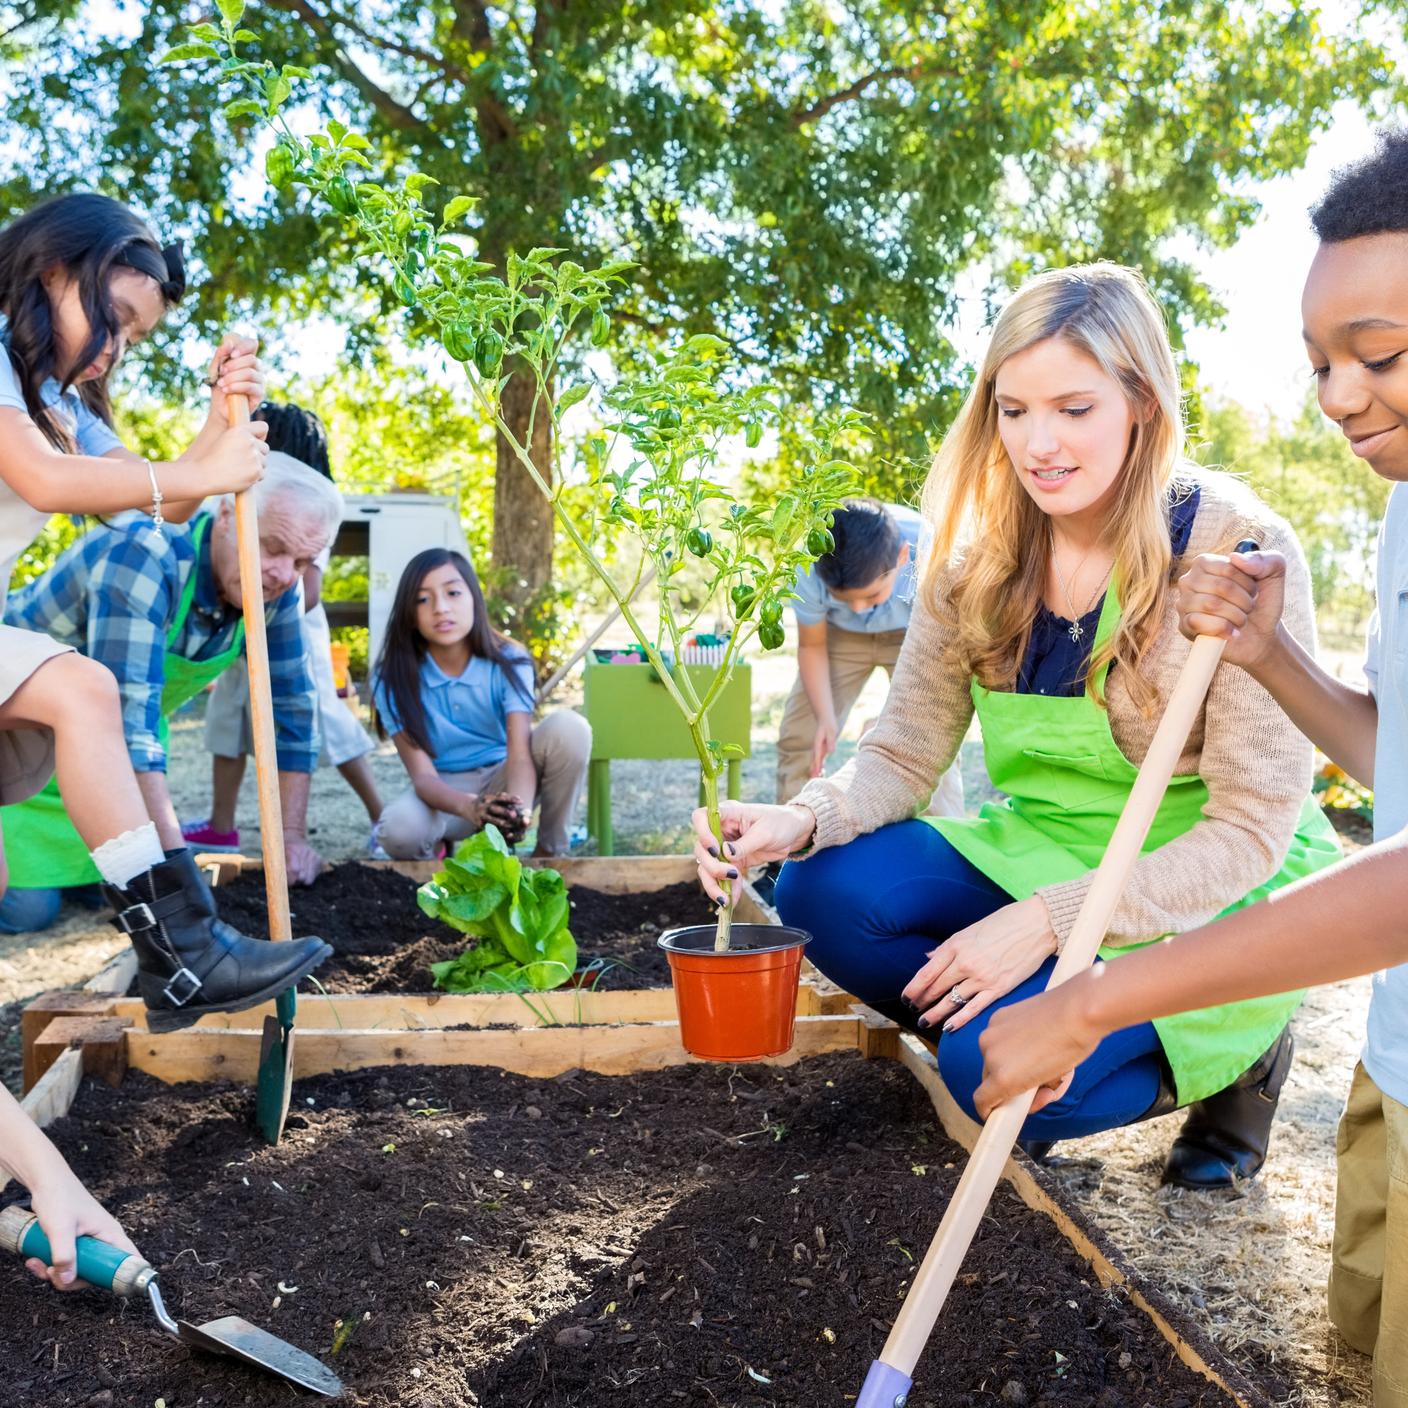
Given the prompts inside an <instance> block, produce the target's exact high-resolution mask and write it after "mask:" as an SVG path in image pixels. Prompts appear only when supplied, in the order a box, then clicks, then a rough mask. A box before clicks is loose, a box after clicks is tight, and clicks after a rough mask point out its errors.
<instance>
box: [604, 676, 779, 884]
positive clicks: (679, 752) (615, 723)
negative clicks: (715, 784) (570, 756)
mask: <svg viewBox="0 0 1408 1408" xmlns="http://www.w3.org/2000/svg"><path fill="white" fill-rule="evenodd" d="M678 668H679V669H684V670H686V671H688V673H689V678H690V680H691V682H692V683H693V685H694V688H695V691H696V693H697V694H698V695H699V697H700V698H703V696H704V694H705V693H706V692H707V690H708V689H709V686H710V685H711V684H712V682H713V679H714V673H715V671H714V667H713V666H712V665H683V666H680V667H678ZM583 692H584V697H585V702H584V705H583V712H584V713H585V714H586V716H587V721H588V723H590V724H591V726H592V758H591V767H590V770H589V771H588V774H587V834H588V836H590V837H593V838H594V839H595V841H596V843H597V854H598V855H603V856H610V855H615V853H616V852H615V849H614V844H613V840H612V835H611V763H612V760H613V759H614V758H687V759H689V760H690V761H697V758H696V755H695V752H694V744H693V743H692V742H691V741H690V737H689V730H688V728H686V727H685V722H684V718H683V717H682V716H681V714H680V711H679V709H678V708H676V706H675V703H674V701H673V700H672V699H671V698H670V696H669V695H668V694H666V693H665V687H664V685H662V684H661V683H660V681H659V680H658V679H657V678H655V676H654V671H653V670H652V668H651V666H649V665H603V664H601V663H599V662H598V661H596V660H594V659H592V658H591V657H590V656H589V657H588V659H587V663H586V672H585V674H584V676H583ZM752 726H753V672H752V670H751V669H750V668H749V667H748V666H747V665H738V666H736V667H735V668H734V672H733V678H732V679H731V680H729V682H728V684H727V685H726V686H725V687H724V689H723V691H722V692H721V693H720V695H719V697H718V698H717V699H716V700H715V701H714V703H713V705H712V707H711V708H710V710H709V728H710V732H711V733H712V735H713V737H714V738H716V739H718V741H719V742H720V743H725V744H727V743H736V744H737V745H738V746H739V747H740V748H742V749H743V754H744V756H745V757H746V756H747V755H748V754H749V753H750V752H751V749H752ZM742 780H743V768H742V759H740V758H732V759H730V760H729V764H728V780H727V787H728V795H729V796H730V797H732V798H734V799H737V797H738V794H739V790H740V786H741V783H742Z"/></svg>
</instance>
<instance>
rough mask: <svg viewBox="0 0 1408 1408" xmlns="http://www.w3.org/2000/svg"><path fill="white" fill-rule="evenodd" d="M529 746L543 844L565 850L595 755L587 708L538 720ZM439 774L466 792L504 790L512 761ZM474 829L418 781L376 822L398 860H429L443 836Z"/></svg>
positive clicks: (454, 837)
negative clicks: (436, 803)
mask: <svg viewBox="0 0 1408 1408" xmlns="http://www.w3.org/2000/svg"><path fill="white" fill-rule="evenodd" d="M529 747H530V749H531V750H532V754H533V770H534V771H535V772H536V773H537V774H538V798H537V803H536V805H537V806H538V808H539V815H538V849H539V850H540V851H543V852H546V853H547V854H548V855H553V856H560V855H565V854H566V853H567V849H568V845H569V841H568V834H567V832H568V827H569V826H570V825H571V823H572V814H573V812H574V811H575V810H576V807H577V798H578V796H579V795H580V794H581V791H582V782H583V780H584V779H585V778H586V775H587V764H588V763H589V762H590V761H591V755H592V728H591V725H590V724H589V723H588V722H587V721H586V719H584V718H583V717H582V716H581V714H578V713H575V712H574V711H573V710H571V709H559V710H558V711H557V712H556V713H554V714H549V715H548V716H547V718H545V719H544V720H543V721H542V722H541V723H539V724H536V725H535V726H534V728H533V733H532V738H531V741H530V743H529ZM437 775H438V776H439V778H440V781H441V782H447V783H449V785H450V786H451V787H456V788H458V789H459V790H460V791H461V792H475V793H481V792H502V791H503V790H504V786H505V784H506V782H507V779H508V767H507V765H506V764H505V763H498V764H496V765H495V766H494V767H489V768H475V769H473V770H472V771H470V772H441V773H437ZM473 830H474V828H473V827H472V826H471V825H470V824H469V823H468V822H467V821H466V820H465V819H464V818H463V817H462V816H453V815H451V814H450V813H449V812H442V811H437V810H435V808H433V807H428V806H426V804H425V803H424V802H422V801H421V799H420V798H419V797H417V796H416V790H415V788H414V787H408V788H407V789H406V790H405V791H404V792H403V793H401V795H400V796H399V797H397V798H396V800H395V801H394V802H392V803H391V804H390V806H388V807H387V808H386V810H385V811H384V812H382V814H381V820H380V821H379V822H377V824H376V835H377V839H378V840H379V841H380V842H381V845H382V848H383V849H384V850H385V852H386V854H387V855H389V856H390V857H391V858H392V860H429V859H431V858H432V857H433V856H434V855H435V852H436V851H437V850H438V849H439V846H440V843H441V842H442V841H449V842H454V841H463V840H464V838H465V837H466V836H468V835H470V834H471V833H472V832H473Z"/></svg>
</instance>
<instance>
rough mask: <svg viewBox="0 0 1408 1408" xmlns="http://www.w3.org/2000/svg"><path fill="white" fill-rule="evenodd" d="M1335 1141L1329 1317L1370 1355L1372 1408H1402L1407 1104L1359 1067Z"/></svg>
mask: <svg viewBox="0 0 1408 1408" xmlns="http://www.w3.org/2000/svg"><path fill="white" fill-rule="evenodd" d="M1335 1142H1336V1151H1337V1154H1338V1164H1339V1184H1338V1190H1337V1192H1336V1195H1335V1242H1334V1259H1333V1262H1332V1265H1331V1269H1330V1319H1331V1320H1333V1321H1334V1323H1335V1326H1336V1328H1337V1329H1338V1330H1339V1332H1340V1334H1342V1335H1343V1336H1344V1337H1345V1339H1346V1340H1348V1341H1349V1343H1350V1344H1351V1345H1353V1347H1354V1348H1355V1349H1357V1350H1360V1351H1362V1352H1363V1353H1365V1354H1372V1355H1373V1356H1374V1408H1408V1106H1405V1105H1400V1104H1399V1103H1398V1101H1397V1100H1394V1099H1392V1098H1391V1097H1389V1096H1387V1095H1385V1094H1384V1093H1383V1091H1381V1090H1380V1089H1379V1088H1378V1086H1376V1085H1375V1084H1374V1082H1373V1081H1372V1080H1371V1079H1370V1077H1369V1073H1368V1072H1367V1071H1366V1070H1365V1069H1364V1067H1363V1066H1362V1065H1359V1066H1356V1067H1355V1069H1354V1080H1353V1082H1352V1083H1351V1085H1350V1088H1349V1100H1348V1103H1347V1104H1346V1105H1345V1111H1344V1116H1343V1118H1342V1119H1341V1120H1340V1127H1339V1133H1338V1135H1337V1136H1336V1141H1335Z"/></svg>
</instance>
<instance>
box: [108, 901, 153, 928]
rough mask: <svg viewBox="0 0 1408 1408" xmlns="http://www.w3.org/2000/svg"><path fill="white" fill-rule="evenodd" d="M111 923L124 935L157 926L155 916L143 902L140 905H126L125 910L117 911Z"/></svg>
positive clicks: (149, 906)
mask: <svg viewBox="0 0 1408 1408" xmlns="http://www.w3.org/2000/svg"><path fill="white" fill-rule="evenodd" d="M134 916H135V917H134ZM113 922H114V923H115V924H116V925H117V927H118V928H119V929H121V930H122V932H123V933H124V934H129V935H130V934H136V933H142V932H144V931H146V930H147V929H155V928H156V926H157V923H156V915H155V914H153V913H152V907H151V905H149V904H148V903H147V902H146V901H145V900H143V901H142V902H141V903H140V904H133V905H128V907H127V908H126V909H119V910H118V911H117V914H116V915H115V916H114V920H113Z"/></svg>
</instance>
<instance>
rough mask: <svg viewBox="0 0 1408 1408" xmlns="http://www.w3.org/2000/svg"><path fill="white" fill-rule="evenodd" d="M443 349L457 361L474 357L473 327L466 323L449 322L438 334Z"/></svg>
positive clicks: (465, 360)
mask: <svg viewBox="0 0 1408 1408" xmlns="http://www.w3.org/2000/svg"><path fill="white" fill-rule="evenodd" d="M440 341H441V342H443V343H444V345H445V351H447V352H448V353H449V354H450V356H452V357H453V358H454V359H455V361H457V362H468V361H472V360H473V358H474V345H475V338H474V329H473V328H472V327H470V325H469V324H468V323H451V324H450V326H449V327H447V328H446V329H445V331H444V332H443V333H442V334H441V335H440Z"/></svg>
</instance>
